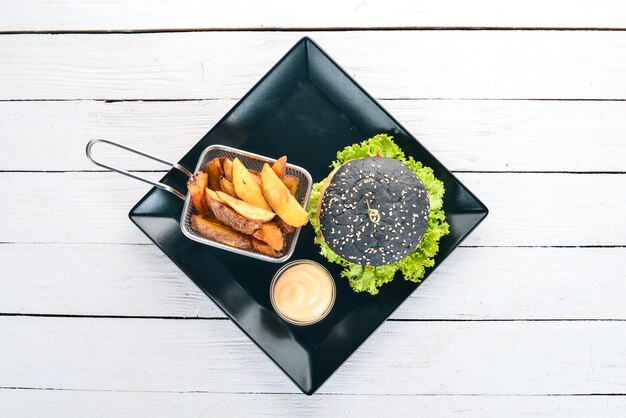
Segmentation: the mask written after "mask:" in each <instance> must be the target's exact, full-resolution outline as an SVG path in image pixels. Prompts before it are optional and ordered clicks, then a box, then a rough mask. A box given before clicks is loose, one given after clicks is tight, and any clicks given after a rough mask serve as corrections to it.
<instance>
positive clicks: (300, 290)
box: [270, 260, 335, 325]
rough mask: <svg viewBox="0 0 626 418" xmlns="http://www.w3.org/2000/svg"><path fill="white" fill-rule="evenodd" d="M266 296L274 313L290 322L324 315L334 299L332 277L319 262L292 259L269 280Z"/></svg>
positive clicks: (304, 321) (315, 319)
mask: <svg viewBox="0 0 626 418" xmlns="http://www.w3.org/2000/svg"><path fill="white" fill-rule="evenodd" d="M270 300H271V301H272V306H273V307H274V310H275V311H276V313H278V315H279V316H280V317H281V318H283V319H284V320H285V321H287V322H289V323H291V324H294V325H311V324H314V323H316V322H319V321H321V320H322V319H324V317H325V316H326V315H328V313H329V312H330V310H331V309H332V307H333V305H334V303H335V281H334V280H333V276H331V274H330V273H329V272H328V270H326V268H325V267H324V266H322V265H321V264H319V263H317V262H315V261H312V260H295V261H292V262H290V263H287V264H285V265H284V266H282V267H281V268H280V269H279V270H278V271H277V272H276V274H275V275H274V278H273V279H272V283H271V284H270Z"/></svg>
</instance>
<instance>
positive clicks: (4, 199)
mask: <svg viewBox="0 0 626 418" xmlns="http://www.w3.org/2000/svg"><path fill="white" fill-rule="evenodd" d="M162 175H163V173H146V177H150V178H153V179H155V180H158V179H159V178H160V177H162ZM458 178H459V179H460V180H461V181H462V182H463V183H464V184H465V185H466V186H467V187H469V189H470V190H472V191H473V192H474V193H476V195H477V196H480V198H481V200H482V201H483V202H484V203H485V204H486V205H487V207H489V209H490V214H489V222H486V223H485V224H484V225H482V226H481V227H480V228H478V229H477V230H476V231H475V232H474V233H472V234H471V235H470V236H469V237H468V238H467V239H466V240H465V241H464V242H463V244H464V245H473V246H475V245H480V246H537V245H541V246H563V245H566V246H580V245H585V246H589V245H625V244H626V228H623V227H620V226H622V225H626V176H624V175H620V174H589V175H584V174H569V173H549V174H544V173H458ZM320 180H321V179H320ZM0 190H3V191H4V193H3V194H2V196H0V208H2V212H3V217H4V220H5V222H6V224H5V225H3V233H2V239H1V240H0V242H19V243H27V242H46V243H63V242H70V243H94V242H96V243H139V244H147V243H149V242H150V240H149V239H148V238H147V237H146V236H145V235H144V234H143V233H142V232H141V231H139V230H138V229H137V228H135V227H134V226H132V224H131V223H130V221H129V220H128V211H129V210H130V209H131V208H132V207H133V205H134V204H135V203H136V202H137V201H138V200H139V199H140V198H141V197H143V195H144V194H145V193H147V192H148V190H150V186H146V185H144V184H143V183H140V182H137V181H132V180H129V179H127V178H126V177H122V176H120V175H119V174H115V173H103V172H88V173H83V172H65V173H31V172H29V173H21V172H20V173H15V172H11V173H4V174H3V175H2V176H0ZM14 202H21V205H19V206H18V205H15V204H14ZM42 207H44V208H46V209H45V216H42V215H43V214H42V209H41V208H42ZM564 208H565V209H568V208H570V210H564ZM573 229H575V232H576V233H575V234H573V233H572V230H573Z"/></svg>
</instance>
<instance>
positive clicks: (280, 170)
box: [272, 155, 287, 177]
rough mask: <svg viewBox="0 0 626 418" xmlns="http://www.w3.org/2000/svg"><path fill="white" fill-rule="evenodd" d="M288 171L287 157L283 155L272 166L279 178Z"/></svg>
mask: <svg viewBox="0 0 626 418" xmlns="http://www.w3.org/2000/svg"><path fill="white" fill-rule="evenodd" d="M286 169H287V156H286V155H283V156H282V157H280V158H279V159H278V160H276V161H274V164H272V170H274V173H276V175H277V176H278V177H282V176H283V175H284V174H285V170H286Z"/></svg>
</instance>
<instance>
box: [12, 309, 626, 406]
mask: <svg viewBox="0 0 626 418" xmlns="http://www.w3.org/2000/svg"><path fill="white" fill-rule="evenodd" d="M24 330H28V332H25V331H24ZM0 335H3V336H5V338H9V340H10V341H11V344H2V345H0V370H2V371H3V373H2V374H1V375H0V386H1V387H40V388H56V389H61V388H62V389H68V390H70V389H71V390H78V389H80V390H115V391H176V392H190V391H208V392H225V393H227V392H254V393H256V392H271V393H274V392H280V393H294V392H297V389H296V388H295V387H294V386H293V384H292V383H291V382H290V381H289V379H287V378H286V377H285V376H283V375H282V372H280V371H279V369H278V368H277V367H276V366H275V365H273V364H272V362H270V361H269V360H268V359H267V358H266V357H265V355H264V354H262V352H261V351H260V350H259V349H257V348H256V347H255V346H254V344H253V343H252V342H251V341H249V340H248V339H247V338H246V337H245V336H244V335H243V334H242V333H241V331H240V330H239V329H237V328H236V327H234V326H233V325H232V323H230V322H228V321H216V320H208V321H199V320H195V321H194V320H165V319H154V320H151V319H94V318H25V317H2V318H0ZM461 353H464V355H461ZM625 356H626V322H611V321H609V322H562V321H560V322H536V321H534V322H526V321H521V322H460V323H459V322H409V323H406V322H387V323H385V324H383V326H382V327H381V328H380V329H379V330H378V332H376V333H375V334H374V335H373V336H372V337H371V338H370V339H369V340H368V341H367V342H366V343H365V344H364V345H363V346H362V347H361V348H360V349H359V350H358V351H356V352H355V354H354V355H353V356H352V357H351V358H350V359H349V360H348V361H347V362H346V363H345V364H344V365H343V366H342V367H341V368H340V369H339V370H338V371H337V372H336V373H335V374H334V375H333V376H332V377H331V379H330V380H329V381H328V382H326V383H325V384H324V385H323V386H322V387H321V389H320V393H333V394H343V393H351V394H446V395H468V394H480V395H507V394H509V395H510V394H517V395H546V394H553V395H554V394H575V393H578V394H589V393H594V394H603V393H605V394H606V393H624V391H625V390H626V377H625V376H624V373H623V370H622V368H621V367H620V365H621V364H622V363H623V360H624V358H625ZM470 359H471V360H470Z"/></svg>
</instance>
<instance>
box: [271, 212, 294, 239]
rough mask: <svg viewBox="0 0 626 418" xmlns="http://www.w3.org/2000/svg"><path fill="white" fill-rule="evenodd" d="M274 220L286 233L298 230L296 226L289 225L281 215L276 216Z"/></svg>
mask: <svg viewBox="0 0 626 418" xmlns="http://www.w3.org/2000/svg"><path fill="white" fill-rule="evenodd" d="M272 222H276V225H278V227H279V228H280V230H281V231H283V234H284V235H287V234H291V233H292V232H293V231H295V230H296V228H294V227H293V226H291V225H288V224H287V223H285V221H283V220H282V219H280V216H274V219H273V220H272Z"/></svg>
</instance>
